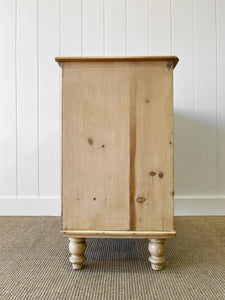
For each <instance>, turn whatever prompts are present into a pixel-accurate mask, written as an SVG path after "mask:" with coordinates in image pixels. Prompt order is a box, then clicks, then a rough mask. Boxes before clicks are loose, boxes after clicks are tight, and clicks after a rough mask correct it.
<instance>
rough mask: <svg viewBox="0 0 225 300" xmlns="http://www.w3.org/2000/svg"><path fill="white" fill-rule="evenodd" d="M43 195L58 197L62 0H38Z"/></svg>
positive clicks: (41, 194)
mask: <svg viewBox="0 0 225 300" xmlns="http://www.w3.org/2000/svg"><path fill="white" fill-rule="evenodd" d="M39 1H40V2H39V3H40V5H39V83H40V84H39V103H40V105H39V115H40V119H39V120H40V126H39V128H40V129H39V132H40V196H42V197H49V196H52V197H54V196H57V197H58V196H59V194H60V162H59V144H60V137H59V126H60V124H59V67H58V65H57V64H56V63H55V61H54V57H55V56H58V55H59V2H58V1H59V0H58V1H55V0H39Z"/></svg>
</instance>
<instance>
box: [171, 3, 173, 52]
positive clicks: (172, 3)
mask: <svg viewBox="0 0 225 300" xmlns="http://www.w3.org/2000/svg"><path fill="white" fill-rule="evenodd" d="M170 54H171V55H173V0H170Z"/></svg>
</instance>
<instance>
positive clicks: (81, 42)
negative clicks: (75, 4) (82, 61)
mask: <svg viewBox="0 0 225 300" xmlns="http://www.w3.org/2000/svg"><path fill="white" fill-rule="evenodd" d="M80 10H81V11H80V13H81V18H80V23H81V24H80V32H81V33H80V48H81V49H80V52H81V56H83V0H80Z"/></svg>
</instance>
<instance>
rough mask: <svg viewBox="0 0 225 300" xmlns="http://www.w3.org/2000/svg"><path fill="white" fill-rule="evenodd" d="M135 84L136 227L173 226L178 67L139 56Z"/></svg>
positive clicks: (132, 76) (133, 170)
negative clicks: (174, 88)
mask: <svg viewBox="0 0 225 300" xmlns="http://www.w3.org/2000/svg"><path fill="white" fill-rule="evenodd" d="M130 86H131V96H130V97H131V109H132V110H133V113H132V112H131V140H132V141H135V142H133V145H132V144H131V145H132V146H131V160H133V161H131V190H132V193H131V199H130V205H131V212H132V213H131V216H130V217H131V230H172V229H173V70H172V65H171V63H170V62H134V63H131V67H130Z"/></svg>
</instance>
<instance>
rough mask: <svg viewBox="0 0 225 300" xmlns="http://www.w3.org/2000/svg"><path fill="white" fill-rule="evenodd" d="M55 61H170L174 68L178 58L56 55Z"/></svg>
mask: <svg viewBox="0 0 225 300" xmlns="http://www.w3.org/2000/svg"><path fill="white" fill-rule="evenodd" d="M55 61H57V62H58V63H63V62H107V61H111V62H113V61H115V62H116V61H117V62H125V61H172V62H173V68H175V66H176V64H177V63H178V61H179V59H178V57H177V56H114V57H113V56H111V57H110V56H99V57H94V56H93V57H91V56H89V57H56V58H55Z"/></svg>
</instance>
